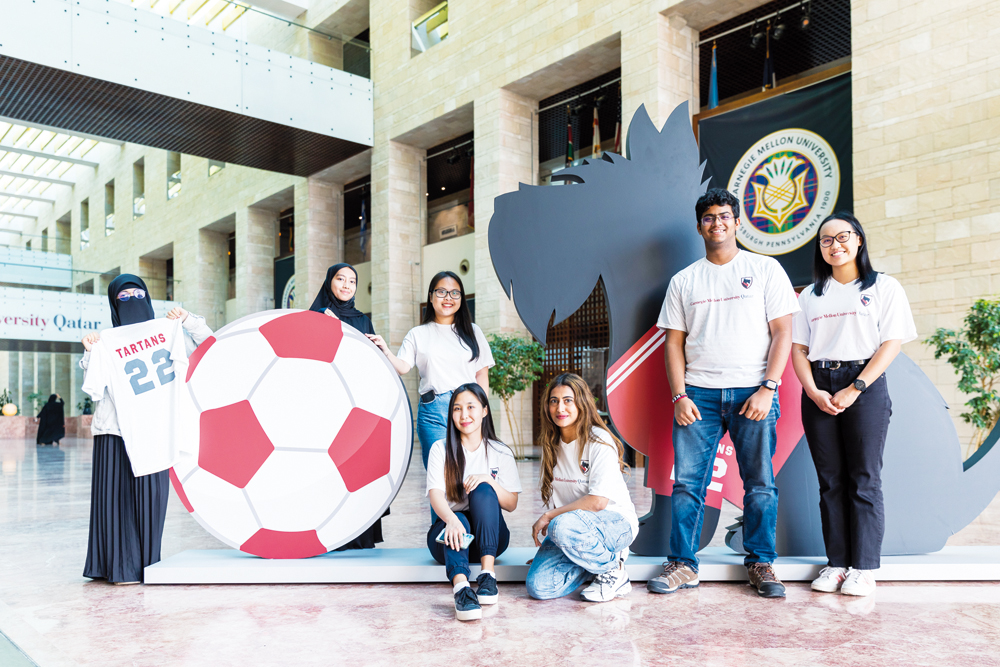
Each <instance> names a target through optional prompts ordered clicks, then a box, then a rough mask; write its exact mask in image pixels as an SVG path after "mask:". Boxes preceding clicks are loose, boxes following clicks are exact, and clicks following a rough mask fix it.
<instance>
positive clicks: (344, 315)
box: [309, 263, 375, 334]
mask: <svg viewBox="0 0 1000 667" xmlns="http://www.w3.org/2000/svg"><path fill="white" fill-rule="evenodd" d="M343 268H348V269H350V270H351V271H354V278H355V280H357V278H358V271H357V269H355V268H354V267H353V266H351V265H350V264H344V263H341V264H334V265H333V266H331V267H330V268H329V269H327V270H326V280H324V281H323V286H322V287H321V288H320V290H319V294H317V295H316V299H315V300H314V301H313V303H312V306H310V308H309V310H312V311H315V312H317V313H322V312H323V311H325V310H326V309H327V308H329V309H330V310H332V311H333V314H334V315H336V316H337V317H338V318H340V319H341V320H342V321H343V322H344V323H346V324H350V325H351V326H352V327H354V328H355V329H357V330H358V331H360V332H361V333H366V334H374V333H375V328H374V327H373V326H372V321H371V320H370V319H368V317H367V316H366V315H365V314H364V313H362V312H361V311H360V310H358V309H357V308H355V307H354V297H353V296H352V297H351V298H350V300H348V301H341V300H340V299H338V298H337V297H336V296H334V294H333V290H332V289H330V282H331V281H333V277H334V276H335V275H337V272H338V271H340V270H341V269H343ZM360 288H361V286H360V285H358V289H360ZM355 294H356V292H355Z"/></svg>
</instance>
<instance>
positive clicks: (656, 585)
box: [646, 560, 699, 593]
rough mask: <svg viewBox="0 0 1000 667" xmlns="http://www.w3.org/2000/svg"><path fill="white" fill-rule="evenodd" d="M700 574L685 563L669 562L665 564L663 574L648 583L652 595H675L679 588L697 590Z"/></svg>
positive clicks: (648, 589)
mask: <svg viewBox="0 0 1000 667" xmlns="http://www.w3.org/2000/svg"><path fill="white" fill-rule="evenodd" d="M698 583H699V581H698V573H697V572H696V571H695V570H693V569H692V568H691V567H689V566H687V565H685V564H684V563H678V562H677V561H673V560H670V561H667V562H666V563H664V564H663V574H661V575H660V576H658V577H656V578H655V579H650V580H649V581H647V582H646V590H647V591H649V592H650V593H673V592H674V591H676V590H677V589H679V588H696V587H697V586H698Z"/></svg>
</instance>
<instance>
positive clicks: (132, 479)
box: [80, 273, 212, 584]
mask: <svg viewBox="0 0 1000 667" xmlns="http://www.w3.org/2000/svg"><path fill="white" fill-rule="evenodd" d="M108 302H109V303H110V304H111V323H112V324H113V325H114V326H115V327H119V326H126V325H129V324H138V323H140V322H146V321H148V320H152V319H153V318H154V316H153V304H152V303H150V296H149V293H148V291H147V289H146V284H145V283H144V282H143V281H142V278H139V277H138V276H133V275H131V274H127V273H123V274H122V275H120V276H118V277H117V278H115V279H114V280H113V281H111V284H110V285H109V286H108ZM167 318H168V319H171V320H175V319H180V320H181V322H182V326H183V327H184V333H185V334H186V337H185V343H186V344H187V351H188V354H191V353H192V352H194V350H195V348H196V347H197V346H198V345H199V344H200V343H201V342H202V341H204V340H205V339H206V338H208V337H209V336H211V335H212V330H211V329H210V328H209V327H208V326H207V325H206V324H205V318H203V317H198V316H197V315H193V314H191V313H188V312H187V311H186V310H184V309H183V308H174V309H173V310H171V311H170V312H169V313H167ZM98 340H100V334H96V333H93V334H89V335H88V336H86V337H85V338H84V339H83V347H84V349H86V353H85V354H84V355H83V359H81V360H80V367H81V368H83V369H84V370H86V369H87V367H88V365H89V363H90V350H91V348H92V347H93V346H94V344H95V343H96V342H97V341H98ZM91 428H92V430H93V433H94V465H93V478H92V482H91V490H90V537H89V541H88V544H87V563H86V565H85V566H84V569H83V576H85V577H89V578H91V579H106V580H107V581H109V582H111V583H113V584H137V583H139V582H141V581H142V578H143V569H144V568H145V567H146V566H147V565H152V564H153V563H156V562H159V560H160V542H161V540H162V538H163V523H164V520H165V518H166V514H167V498H168V496H169V488H170V482H169V477H168V475H169V473H168V471H166V470H163V471H161V472H157V473H153V474H151V475H143V476H141V477H136V476H135V475H133V474H132V462H131V460H129V457H128V453H127V452H126V451H125V442H124V441H123V440H122V437H121V429H120V428H119V426H118V414H117V412H116V411H115V404H114V400H113V399H112V398H111V395H110V394H109V393H108V391H107V390H105V392H104V398H103V399H102V400H100V401H98V402H97V409H96V410H95V411H94V421H93V424H92V425H91Z"/></svg>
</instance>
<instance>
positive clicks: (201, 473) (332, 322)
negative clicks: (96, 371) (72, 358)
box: [170, 310, 413, 558]
mask: <svg viewBox="0 0 1000 667" xmlns="http://www.w3.org/2000/svg"><path fill="white" fill-rule="evenodd" d="M186 381H187V385H188V390H189V393H190V396H191V398H192V400H193V401H194V403H195V406H196V408H197V410H196V413H197V415H198V420H199V428H198V433H199V441H198V443H197V446H196V447H188V448H187V451H186V452H185V453H184V454H183V455H182V460H181V461H180V462H179V463H178V464H177V465H176V466H174V468H173V469H171V471H170V479H171V481H172V482H173V485H174V489H175V490H176V491H177V494H178V495H179V496H180V498H181V501H182V502H183V503H184V507H185V508H187V510H188V511H189V512H190V513H191V514H192V515H193V516H194V518H195V519H196V520H197V521H198V523H200V524H201V525H202V526H203V527H204V528H205V529H206V530H207V531H208V532H210V533H211V534H212V535H214V536H215V537H217V538H218V539H219V540H221V541H222V542H224V543H226V544H228V545H230V546H232V547H234V548H237V549H240V550H241V551H245V552H247V553H250V554H254V555H256V556H261V557H264V558H307V557H310V556H316V555H319V554H323V553H326V552H328V551H332V550H334V549H336V548H337V547H339V546H341V545H343V544H346V543H347V542H349V541H351V540H352V539H354V538H355V537H357V536H358V535H359V534H360V533H362V532H363V531H365V530H366V529H367V528H368V527H370V526H371V525H372V524H373V523H374V522H375V521H376V520H377V519H378V518H379V517H381V516H382V514H383V512H384V511H385V509H386V507H388V506H389V503H391V502H392V500H393V498H395V496H396V493H397V492H398V491H399V488H400V486H401V485H402V483H403V478H404V477H405V476H406V470H407V467H408V465H409V461H410V451H411V447H412V442H413V432H412V431H413V420H412V418H411V413H410V404H409V401H408V400H407V397H406V390H405V389H404V387H403V383H402V381H401V380H400V378H399V376H398V375H397V374H396V372H395V370H393V368H392V366H390V365H389V361H388V360H387V359H386V358H385V355H383V354H382V353H381V352H380V351H379V349H378V348H377V347H376V346H375V345H374V344H373V343H372V342H371V341H369V340H368V339H367V338H365V336H364V335H363V334H362V333H360V332H358V331H357V330H356V329H354V328H353V327H351V326H347V325H343V324H342V323H341V322H340V320H337V319H334V318H332V317H329V316H327V315H322V314H319V313H314V312H310V311H289V310H271V311H267V312H263V313H255V314H253V315H248V316H246V317H244V318H242V319H239V320H237V321H235V322H232V323H231V324H228V325H226V326H225V327H223V328H222V329H220V330H219V331H218V332H216V334H215V335H214V336H213V337H212V338H209V339H208V340H207V341H205V342H204V343H203V344H202V345H201V346H200V347H199V348H198V350H196V351H195V353H194V354H193V355H192V356H191V363H190V367H189V369H188V374H187V378H186Z"/></svg>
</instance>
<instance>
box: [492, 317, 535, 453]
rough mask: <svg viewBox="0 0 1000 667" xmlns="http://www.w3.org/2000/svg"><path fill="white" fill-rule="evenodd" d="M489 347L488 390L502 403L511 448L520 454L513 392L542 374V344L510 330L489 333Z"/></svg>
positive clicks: (520, 444) (527, 386)
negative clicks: (511, 438)
mask: <svg viewBox="0 0 1000 667" xmlns="http://www.w3.org/2000/svg"><path fill="white" fill-rule="evenodd" d="M488 339H489V343H490V350H491V351H492V352H493V360H494V362H496V365H494V366H493V368H491V369H490V391H492V392H493V393H494V394H495V395H496V396H497V398H499V399H500V402H501V403H503V407H504V412H506V413H507V425H508V426H509V427H510V432H511V435H512V436H513V438H514V442H513V443H511V444H512V448H513V449H514V453H515V454H516V455H517V457H518V458H524V452H523V449H522V448H523V446H524V438H523V433H522V431H521V424H520V422H519V421H518V420H515V419H514V418H513V417H512V416H511V414H512V412H513V404H512V401H513V399H514V396H515V395H516V394H517V393H519V392H522V391H524V390H526V389H528V388H530V387H531V385H532V384H533V383H534V382H535V381H536V380H538V378H540V377H542V370H543V368H542V361H544V360H545V348H544V347H542V344H541V343H539V342H538V341H534V340H530V339H528V338H524V337H522V336H516V335H512V334H490V335H489V336H488Z"/></svg>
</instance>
